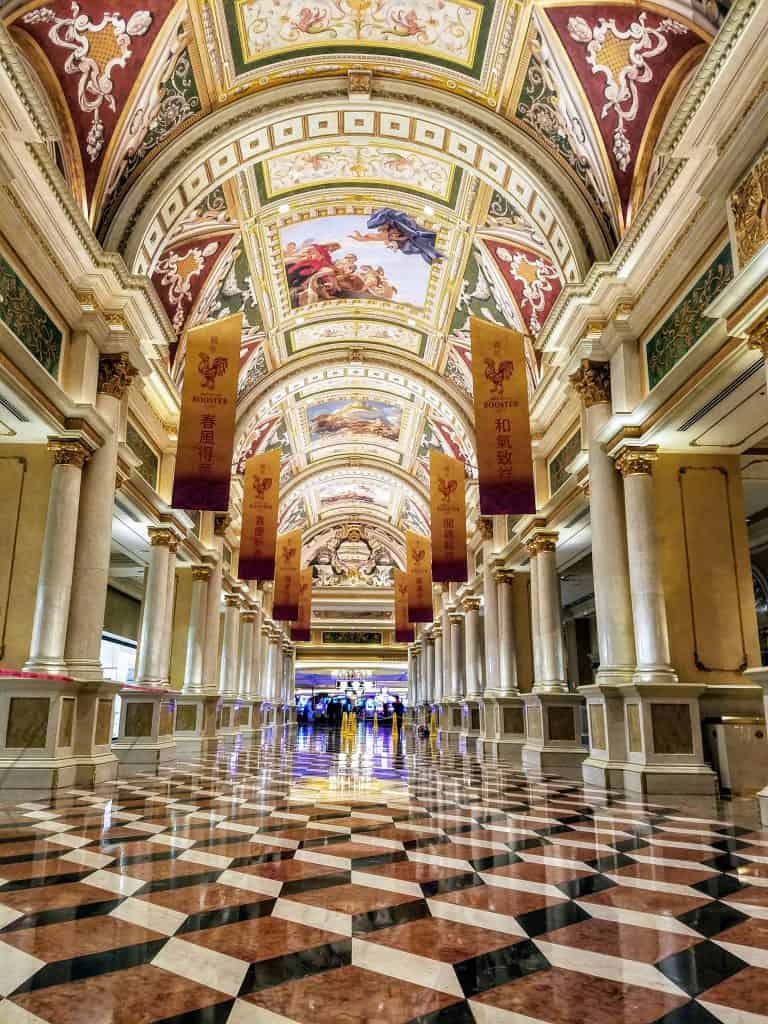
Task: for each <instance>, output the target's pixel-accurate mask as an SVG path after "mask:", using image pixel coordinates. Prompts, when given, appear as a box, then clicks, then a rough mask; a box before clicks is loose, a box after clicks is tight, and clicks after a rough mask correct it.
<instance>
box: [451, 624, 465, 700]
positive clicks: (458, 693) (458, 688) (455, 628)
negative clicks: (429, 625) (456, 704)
mask: <svg viewBox="0 0 768 1024" xmlns="http://www.w3.org/2000/svg"><path fill="white" fill-rule="evenodd" d="M448 622H449V624H450V645H451V697H452V698H453V700H456V701H460V700H464V658H463V657H462V653H463V652H462V649H461V630H462V627H463V625H464V615H463V614H462V613H461V612H451V613H450V614H449V616H448Z"/></svg>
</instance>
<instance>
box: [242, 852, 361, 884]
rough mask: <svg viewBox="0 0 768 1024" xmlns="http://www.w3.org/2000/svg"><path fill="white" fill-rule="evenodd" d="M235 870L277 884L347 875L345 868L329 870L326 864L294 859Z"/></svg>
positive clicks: (273, 861) (247, 865)
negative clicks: (318, 877) (268, 879)
mask: <svg viewBox="0 0 768 1024" xmlns="http://www.w3.org/2000/svg"><path fill="white" fill-rule="evenodd" d="M273 849H274V847H273ZM234 870H235V871H239V872H241V873H242V874H245V875H258V876H259V878H272V879H274V881H276V882H295V881H297V880H298V879H301V878H316V877H317V876H318V875H338V876H339V877H340V878H341V877H342V876H343V875H344V874H345V871H344V869H343V868H329V867H327V866H326V865H325V864H312V863H311V862H310V861H306V860H292V859H286V860H271V861H263V862H262V863H260V864H246V865H245V866H244V867H238V868H235V869H234Z"/></svg>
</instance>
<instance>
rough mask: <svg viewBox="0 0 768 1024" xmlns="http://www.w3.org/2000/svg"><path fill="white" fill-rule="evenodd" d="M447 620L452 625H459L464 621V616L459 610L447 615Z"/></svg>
mask: <svg viewBox="0 0 768 1024" xmlns="http://www.w3.org/2000/svg"><path fill="white" fill-rule="evenodd" d="M448 621H449V622H450V624H451V625H452V626H460V625H461V624H462V622H463V621H464V616H463V615H462V613H461V612H451V613H450V615H449V616H448Z"/></svg>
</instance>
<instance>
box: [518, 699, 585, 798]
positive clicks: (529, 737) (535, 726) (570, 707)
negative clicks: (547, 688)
mask: <svg viewBox="0 0 768 1024" xmlns="http://www.w3.org/2000/svg"><path fill="white" fill-rule="evenodd" d="M520 699H521V701H522V703H523V704H524V705H525V742H524V744H523V747H522V765H523V768H524V769H525V770H526V771H533V772H537V773H540V774H549V773H554V774H557V775H563V776H564V777H565V778H580V777H581V764H582V761H583V760H584V758H585V757H586V756H587V754H588V753H589V751H588V750H587V747H586V746H584V744H583V742H582V727H581V707H582V704H583V698H582V697H581V695H580V694H578V693H525V694H522V695H521V698H520Z"/></svg>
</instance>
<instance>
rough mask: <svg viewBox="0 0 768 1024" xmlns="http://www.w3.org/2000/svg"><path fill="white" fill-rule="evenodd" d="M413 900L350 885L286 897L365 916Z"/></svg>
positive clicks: (299, 901) (400, 894) (314, 905)
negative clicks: (372, 911) (373, 911)
mask: <svg viewBox="0 0 768 1024" xmlns="http://www.w3.org/2000/svg"><path fill="white" fill-rule="evenodd" d="M415 898H416V897H413V896H405V895H403V894H402V893H397V892H387V891H386V890H383V889H381V890H379V889H373V888H371V887H370V886H367V885H351V884H349V885H333V886H329V887H328V888H324V889H314V890H312V891H311V892H303V893H296V894H295V895H293V896H288V897H287V899H290V900H295V901H296V902H297V903H306V904H308V905H309V906H312V907H325V908H327V909H328V910H335V911H337V912H338V913H339V914H367V913H369V912H370V911H371V910H382V909H383V908H385V907H399V906H400V905H401V904H403V903H411V902H413V900H414V899H415Z"/></svg>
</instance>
